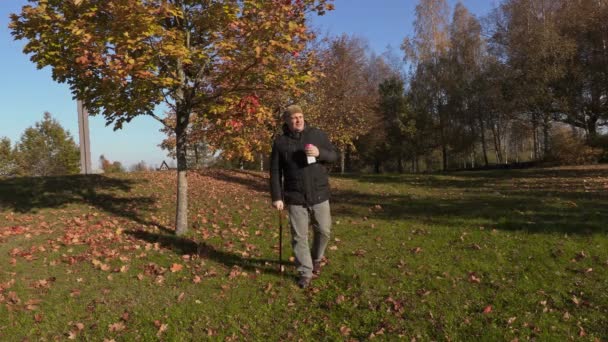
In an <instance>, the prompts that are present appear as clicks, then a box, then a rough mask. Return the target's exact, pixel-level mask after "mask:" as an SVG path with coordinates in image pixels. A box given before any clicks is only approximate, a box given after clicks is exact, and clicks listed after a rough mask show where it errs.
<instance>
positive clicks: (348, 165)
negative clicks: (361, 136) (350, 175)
mask: <svg viewBox="0 0 608 342" xmlns="http://www.w3.org/2000/svg"><path fill="white" fill-rule="evenodd" d="M352 153H353V151H352V148H351V146H350V145H347V146H346V156H345V158H344V159H345V160H344V164H345V166H344V168H345V170H346V172H352V170H353V165H352Z"/></svg>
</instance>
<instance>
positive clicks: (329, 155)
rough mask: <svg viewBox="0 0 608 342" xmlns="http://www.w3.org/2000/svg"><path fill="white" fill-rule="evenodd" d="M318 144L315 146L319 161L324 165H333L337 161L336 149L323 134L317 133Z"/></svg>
mask: <svg viewBox="0 0 608 342" xmlns="http://www.w3.org/2000/svg"><path fill="white" fill-rule="evenodd" d="M319 136H320V144H319V146H317V148H318V149H319V157H318V159H319V161H320V162H324V163H333V162H335V161H336V160H338V152H337V150H336V147H335V146H334V145H333V144H332V143H331V141H329V138H328V137H327V134H325V132H322V131H319Z"/></svg>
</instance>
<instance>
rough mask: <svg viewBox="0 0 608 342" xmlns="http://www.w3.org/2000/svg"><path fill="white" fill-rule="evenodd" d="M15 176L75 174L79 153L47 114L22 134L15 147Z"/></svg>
mask: <svg viewBox="0 0 608 342" xmlns="http://www.w3.org/2000/svg"><path fill="white" fill-rule="evenodd" d="M15 159H16V161H17V167H18V173H19V174H20V175H24V176H57V175H67V174H74V173H78V172H79V170H80V151H79V149H78V145H76V143H75V142H74V139H73V138H72V136H71V134H70V133H69V132H68V131H66V130H65V129H63V127H61V125H60V124H59V122H57V120H55V119H53V118H52V117H51V114H50V113H48V112H46V113H44V119H43V120H42V121H40V122H37V123H36V124H35V125H34V126H33V127H29V128H27V129H26V130H25V132H24V133H23V135H22V136H21V140H20V141H19V143H17V146H16V147H15Z"/></svg>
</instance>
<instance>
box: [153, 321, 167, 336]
mask: <svg viewBox="0 0 608 342" xmlns="http://www.w3.org/2000/svg"><path fill="white" fill-rule="evenodd" d="M168 327H169V325H167V324H161V325H160V326H159V327H158V332H156V337H160V335H161V334H162V333H163V332H165V331H167V328H168Z"/></svg>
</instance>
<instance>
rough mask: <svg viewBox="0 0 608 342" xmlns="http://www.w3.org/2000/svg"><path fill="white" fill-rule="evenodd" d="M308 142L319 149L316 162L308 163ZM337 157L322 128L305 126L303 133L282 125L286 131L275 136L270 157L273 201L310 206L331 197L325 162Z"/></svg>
mask: <svg viewBox="0 0 608 342" xmlns="http://www.w3.org/2000/svg"><path fill="white" fill-rule="evenodd" d="M306 144H313V145H315V146H316V147H317V148H318V149H319V156H318V157H317V162H316V163H313V164H308V163H307V161H306V154H305V153H304V146H305V145H306ZM337 158H338V154H337V152H336V149H335V147H334V146H333V145H332V143H331V142H330V141H329V139H328V138H327V135H326V134H325V133H324V132H322V131H321V130H319V129H316V128H313V127H308V125H305V126H304V130H303V131H302V132H292V131H290V130H289V129H288V128H287V125H283V134H282V135H281V136H279V137H277V138H276V139H275V141H274V144H273V145H272V154H271V156H270V189H271V195H272V201H273V202H274V201H279V200H283V201H285V203H286V204H294V205H305V206H309V205H314V204H319V203H321V202H324V201H326V200H328V199H329V177H328V176H327V167H326V164H327V163H331V162H334V161H336V159H337ZM281 195H284V196H281ZM283 197H284V198H283Z"/></svg>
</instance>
